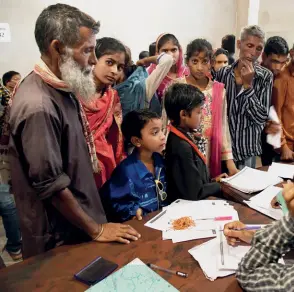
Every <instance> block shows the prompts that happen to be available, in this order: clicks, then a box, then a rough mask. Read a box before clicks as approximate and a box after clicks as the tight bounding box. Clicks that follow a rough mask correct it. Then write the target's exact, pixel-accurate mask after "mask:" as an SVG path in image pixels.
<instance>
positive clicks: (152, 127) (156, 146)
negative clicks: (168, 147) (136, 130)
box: [139, 119, 165, 153]
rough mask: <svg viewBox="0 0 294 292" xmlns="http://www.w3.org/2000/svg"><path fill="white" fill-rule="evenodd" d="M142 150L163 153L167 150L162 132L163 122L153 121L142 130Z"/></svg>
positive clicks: (159, 120)
mask: <svg viewBox="0 0 294 292" xmlns="http://www.w3.org/2000/svg"><path fill="white" fill-rule="evenodd" d="M139 142H140V148H144V149H146V150H148V151H150V152H158V153H161V152H162V151H163V150H164V148H165V135H164V133H163V132H162V120H161V119H152V120H150V121H149V122H148V123H147V124H146V125H145V127H144V128H143V129H142V130H141V139H140V141H139Z"/></svg>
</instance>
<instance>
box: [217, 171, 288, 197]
mask: <svg viewBox="0 0 294 292" xmlns="http://www.w3.org/2000/svg"><path fill="white" fill-rule="evenodd" d="M282 181H283V180H282V179H281V178H280V177H278V176H277V175H273V174H271V173H269V172H266V171H261V170H257V169H253V168H250V167H245V168H243V169H242V170H241V171H240V172H238V173H237V174H235V175H234V176H232V177H229V178H224V179H222V182H226V183H227V184H229V185H230V186H231V187H233V188H234V189H236V190H239V191H241V192H244V193H248V194H251V193H255V192H260V191H262V190H264V189H265V188H267V187H268V186H272V185H276V184H278V183H280V182H282Z"/></svg>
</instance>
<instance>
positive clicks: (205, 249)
mask: <svg viewBox="0 0 294 292" xmlns="http://www.w3.org/2000/svg"><path fill="white" fill-rule="evenodd" d="M222 236H223V244H224V265H222V263H221V251H220V250H221V249H220V237H219V235H218V237H217V238H214V239H211V240H209V241H207V242H205V243H203V244H201V245H198V246H195V247H194V248H192V249H190V250H189V251H188V252H189V253H190V254H191V255H192V256H193V258H194V259H195V260H196V261H197V262H198V263H199V265H200V267H201V269H202V271H203V273H204V275H205V277H206V278H207V279H208V280H210V281H214V280H215V279H217V278H219V277H225V276H229V275H232V274H234V273H235V271H236V269H237V268H238V264H239V263H240V261H241V259H242V258H243V257H244V256H245V254H246V253H247V252H248V251H249V249H250V246H241V245H238V246H235V247H233V246H229V245H228V244H227V242H226V240H225V236H224V235H222ZM279 263H281V264H285V263H284V260H283V259H280V260H279Z"/></svg>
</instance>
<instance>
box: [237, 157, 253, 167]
mask: <svg viewBox="0 0 294 292" xmlns="http://www.w3.org/2000/svg"><path fill="white" fill-rule="evenodd" d="M235 164H236V167H237V168H238V169H239V170H242V169H243V168H244V167H245V166H248V167H251V168H255V167H256V156H251V157H249V158H246V159H244V160H241V161H235Z"/></svg>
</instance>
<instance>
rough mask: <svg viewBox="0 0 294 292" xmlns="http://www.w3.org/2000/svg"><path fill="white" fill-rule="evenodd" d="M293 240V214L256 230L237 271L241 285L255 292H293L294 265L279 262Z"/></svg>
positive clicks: (291, 245)
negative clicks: (250, 245)
mask: <svg viewBox="0 0 294 292" xmlns="http://www.w3.org/2000/svg"><path fill="white" fill-rule="evenodd" d="M293 243H294V218H292V217H290V216H285V217H283V218H282V219H281V220H279V221H277V222H275V223H273V224H272V225H269V226H268V227H266V228H264V229H261V230H259V231H257V232H256V234H255V236H254V238H253V241H252V247H251V249H250V250H249V252H248V253H247V254H246V255H245V257H244V258H243V259H242V261H241V263H240V264H239V268H238V270H237V273H236V276H237V279H238V281H239V283H240V285H241V286H242V287H243V288H244V289H245V290H246V291H252V292H259V291H263V292H266V291H268V292H274V291H280V292H281V291H284V292H293V291H294V266H293V265H290V266H288V265H282V264H280V263H278V260H279V259H280V258H281V257H282V255H283V254H285V253H287V252H288V251H289V250H290V248H291V247H293Z"/></svg>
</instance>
